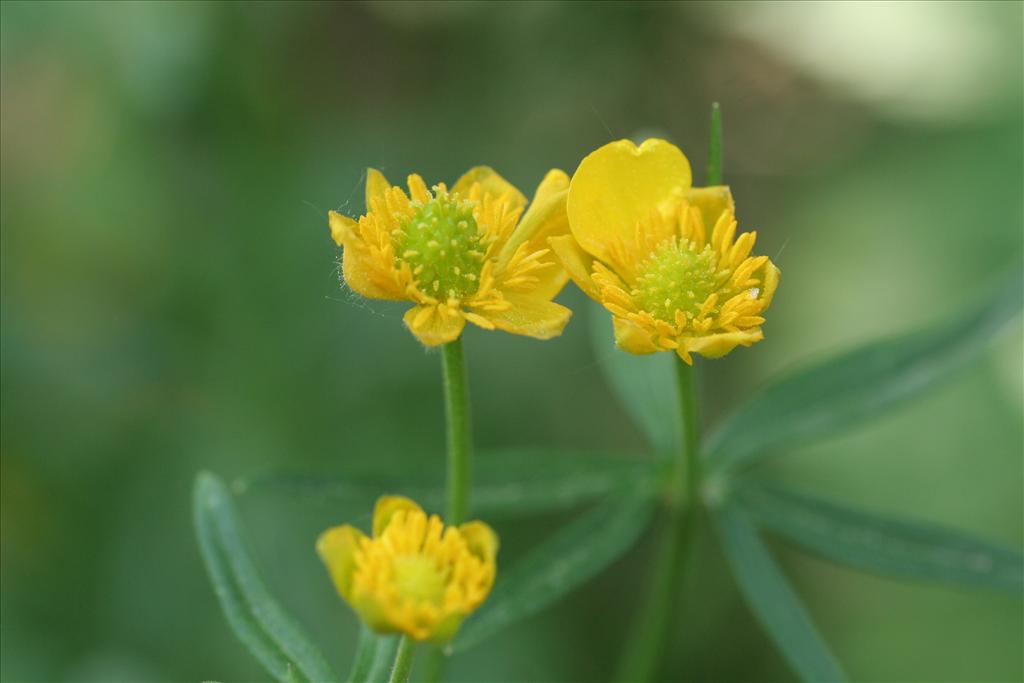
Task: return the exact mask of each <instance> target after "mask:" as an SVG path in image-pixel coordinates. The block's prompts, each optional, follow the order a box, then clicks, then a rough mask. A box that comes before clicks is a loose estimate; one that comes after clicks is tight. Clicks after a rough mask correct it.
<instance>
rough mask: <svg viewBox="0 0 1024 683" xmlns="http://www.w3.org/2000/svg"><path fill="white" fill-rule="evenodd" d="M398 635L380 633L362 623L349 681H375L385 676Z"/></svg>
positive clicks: (396, 644)
mask: <svg viewBox="0 0 1024 683" xmlns="http://www.w3.org/2000/svg"><path fill="white" fill-rule="evenodd" d="M397 650H398V636H396V635H381V634H379V633H375V632H374V631H373V630H372V629H371V628H370V627H368V626H366V625H365V624H363V625H362V626H361V627H360V629H359V642H358V643H357V644H356V654H355V657H354V658H353V661H352V672H351V673H350V674H349V675H348V681H349V683H375V682H376V681H383V680H385V679H386V678H387V675H388V667H390V666H391V664H392V662H394V661H395V652H396V651H397Z"/></svg>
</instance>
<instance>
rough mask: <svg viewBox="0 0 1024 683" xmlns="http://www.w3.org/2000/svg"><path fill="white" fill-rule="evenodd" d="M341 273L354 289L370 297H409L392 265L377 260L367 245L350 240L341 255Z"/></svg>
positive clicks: (390, 298)
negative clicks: (391, 267) (400, 285)
mask: <svg viewBox="0 0 1024 683" xmlns="http://www.w3.org/2000/svg"><path fill="white" fill-rule="evenodd" d="M341 274H342V275H343V276H344V278H345V283H346V284H348V286H349V287H351V288H352V291H354V292H356V293H357V294H362V295H363V296H365V297H367V298H369V299H384V300H387V301H401V300H403V299H407V298H408V297H407V296H406V295H405V292H403V291H402V289H401V287H399V286H398V283H397V282H396V281H395V277H394V273H393V272H392V271H391V269H390V267H389V266H388V265H387V264H386V263H382V262H378V261H377V260H375V259H374V258H373V257H372V256H371V255H370V253H369V252H368V251H367V249H366V247H365V245H362V244H353V243H351V242H350V243H349V246H347V247H345V250H344V251H343V252H342V255H341Z"/></svg>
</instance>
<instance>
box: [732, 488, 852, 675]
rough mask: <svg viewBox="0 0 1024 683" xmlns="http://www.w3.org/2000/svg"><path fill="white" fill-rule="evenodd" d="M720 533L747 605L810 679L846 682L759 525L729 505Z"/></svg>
mask: <svg viewBox="0 0 1024 683" xmlns="http://www.w3.org/2000/svg"><path fill="white" fill-rule="evenodd" d="M717 523H718V534H719V538H721V541H722V547H723V548H724V549H725V555H726V557H727V558H728V560H729V566H730V567H732V571H733V575H734V576H735V577H736V581H737V582H738V583H739V586H740V590H741V591H742V592H743V595H744V597H745V598H746V599H747V605H749V606H750V609H751V610H752V611H753V612H754V616H756V617H757V619H758V621H760V622H761V625H762V626H764V628H765V630H766V631H768V634H769V635H770V636H771V637H772V640H774V641H775V644H776V645H777V646H778V648H779V650H780V651H781V652H782V654H783V655H785V657H786V659H787V660H788V661H789V663H790V664H791V665H792V667H793V669H794V670H795V671H796V672H797V673H798V674H800V677H801V678H802V679H803V680H805V681H841V680H844V676H843V673H842V671H841V670H840V668H839V664H838V663H837V662H836V661H835V658H834V657H833V656H832V653H831V652H830V651H829V648H828V645H827V644H826V643H825V641H824V639H822V637H821V634H819V633H818V630H817V629H816V628H815V627H814V623H813V622H812V621H811V618H810V617H809V616H808V614H807V610H806V609H805V608H804V606H803V603H802V602H801V601H800V598H799V597H797V595H796V593H794V592H793V589H792V588H791V587H790V585H789V582H788V581H786V577H785V576H783V574H782V571H781V570H780V569H779V567H778V565H777V564H776V563H775V560H774V559H772V556H771V553H770V552H769V551H768V548H766V547H765V544H764V541H763V540H761V537H760V535H759V534H758V532H757V529H755V528H754V526H753V525H752V524H751V523H750V521H749V520H748V519H747V518H746V517H745V516H744V514H743V513H742V512H741V511H739V510H736V509H734V508H733V507H731V506H727V507H725V508H723V509H722V510H720V511H719V513H718V515H717Z"/></svg>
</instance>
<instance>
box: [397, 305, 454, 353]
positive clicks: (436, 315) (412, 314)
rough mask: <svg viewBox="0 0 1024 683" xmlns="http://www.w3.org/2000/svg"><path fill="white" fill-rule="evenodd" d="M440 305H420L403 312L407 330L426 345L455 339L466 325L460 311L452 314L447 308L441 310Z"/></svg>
mask: <svg viewBox="0 0 1024 683" xmlns="http://www.w3.org/2000/svg"><path fill="white" fill-rule="evenodd" d="M442 307H443V305H441V306H432V305H421V306H415V307H413V308H410V309H409V310H408V311H406V312H405V317H404V318H403V319H404V320H405V324H406V326H407V327H408V328H409V331H410V332H412V333H413V334H414V335H416V338H417V339H419V340H420V342H422V343H423V344H425V345H426V346H439V345H441V344H447V343H448V342H450V341H455V340H456V339H457V338H458V336H459V335H460V334H462V328H463V327H465V326H466V319H465V317H463V315H462V313H460V312H455V313H454V314H452V313H449V312H448V310H447V309H445V310H443V311H442V310H441V309H442Z"/></svg>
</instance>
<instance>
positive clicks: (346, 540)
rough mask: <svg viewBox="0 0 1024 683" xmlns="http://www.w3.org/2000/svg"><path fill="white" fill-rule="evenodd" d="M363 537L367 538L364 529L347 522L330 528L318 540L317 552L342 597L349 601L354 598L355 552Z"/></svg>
mask: <svg viewBox="0 0 1024 683" xmlns="http://www.w3.org/2000/svg"><path fill="white" fill-rule="evenodd" d="M363 538H366V535H365V534H363V532H362V531H360V530H359V529H356V528H355V527H353V526H349V525H348V524H345V525H343V526H336V527H334V528H331V529H328V530H327V531H325V532H323V533H322V534H320V537H319V538H318V539H317V540H316V552H317V554H318V555H320V559H321V560H323V562H324V564H325V565H327V571H328V572H330V574H331V580H332V581H333V582H334V587H335V588H337V589H338V593H339V594H340V595H341V597H343V598H345V600H348V601H351V599H352V573H353V572H354V571H355V568H356V560H355V554H356V550H357V549H358V548H359V542H360V540H361V539H363Z"/></svg>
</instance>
